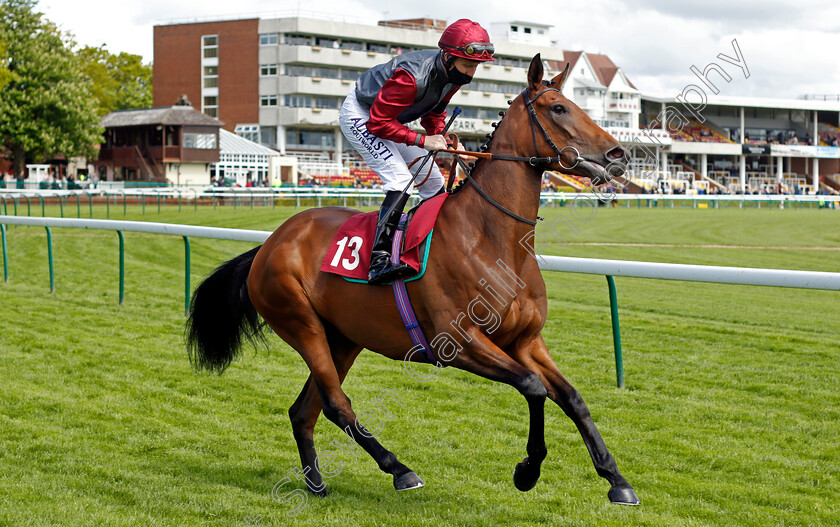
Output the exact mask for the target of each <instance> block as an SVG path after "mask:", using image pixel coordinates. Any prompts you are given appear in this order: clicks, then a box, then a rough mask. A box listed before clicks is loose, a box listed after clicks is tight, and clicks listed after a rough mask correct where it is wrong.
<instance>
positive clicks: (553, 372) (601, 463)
mask: <svg viewBox="0 0 840 527" xmlns="http://www.w3.org/2000/svg"><path fill="white" fill-rule="evenodd" d="M517 360H519V361H520V362H522V363H523V364H524V365H525V366H526V367H528V368H529V369H531V370H533V371H536V372H539V374H540V377H542V379H543V382H544V383H545V386H546V388H548V397H550V398H551V400H552V401H554V402H555V403H557V404H558V405H559V406H560V408H562V409H563V411H564V412H566V415H568V416H569V418H570V419H571V420H572V421H573V422H574V423H575V426H577V428H578V431H579V432H580V435H581V437H583V442H584V444H586V448H587V450H589V455H590V457H592V463H593V464H594V465H595V470H596V471H597V472H598V475H599V476H601V477H602V478H604V479H606V480H607V481H609V482H610V491H609V493H608V494H607V495H608V496H609V498H610V501H611V502H612V503H616V504H620V505H638V504H639V498H638V496H636V492H635V491H634V490H633V487H632V486H631V485H630V483H628V482H627V480H626V479H624V476H622V475H621V473H620V472H619V471H618V466H617V465H616V463H615V459H614V458H613V457H612V454H610V452H609V450H607V446H606V445H605V444H604V439H603V438H602V437H601V434H600V432H598V429H597V428H596V427H595V423H594V422H593V421H592V416H591V415H590V413H589V408H587V406H586V404H585V403H584V402H583V398H582V397H581V396H580V394H579V393H578V392H577V390H575V388H574V387H573V386H572V385H571V384H570V383H569V381H567V380H566V378H565V377H563V374H562V373H560V370H558V369H557V366H556V365H555V364H554V361H553V360H552V358H551V355H550V354H549V353H548V349H547V348H546V345H545V342H544V341H543V339H542V337H539V338H537V339H535V340H534V341H533V342H532V345H531V347H530V352H529V353H525V354H522V355H519V356H517Z"/></svg>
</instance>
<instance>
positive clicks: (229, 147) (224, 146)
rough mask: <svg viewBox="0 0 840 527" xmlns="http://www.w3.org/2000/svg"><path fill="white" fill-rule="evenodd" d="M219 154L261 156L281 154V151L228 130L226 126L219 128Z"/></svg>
mask: <svg viewBox="0 0 840 527" xmlns="http://www.w3.org/2000/svg"><path fill="white" fill-rule="evenodd" d="M219 146H220V148H219V154H221V155H224V154H252V155H261V156H269V157H273V156H279V155H280V152H278V151H277V150H272V149H271V148H268V147H266V146H263V145H261V144H259V143H255V142H253V141H249V140H248V139H245V138H244V137H239V136H238V135H236V134H234V133H232V132H228V131H227V130H225V129H224V128H221V129H219Z"/></svg>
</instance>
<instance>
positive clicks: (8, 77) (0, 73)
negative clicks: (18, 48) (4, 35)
mask: <svg viewBox="0 0 840 527" xmlns="http://www.w3.org/2000/svg"><path fill="white" fill-rule="evenodd" d="M7 59H8V57H7V56H6V43H5V42H2V41H0V90H2V89H3V86H5V85H7V84H9V83H10V82H11V81H12V79H14V78H15V76H14V75H13V74H12V72H11V71H9V68H8V67H6V62H7Z"/></svg>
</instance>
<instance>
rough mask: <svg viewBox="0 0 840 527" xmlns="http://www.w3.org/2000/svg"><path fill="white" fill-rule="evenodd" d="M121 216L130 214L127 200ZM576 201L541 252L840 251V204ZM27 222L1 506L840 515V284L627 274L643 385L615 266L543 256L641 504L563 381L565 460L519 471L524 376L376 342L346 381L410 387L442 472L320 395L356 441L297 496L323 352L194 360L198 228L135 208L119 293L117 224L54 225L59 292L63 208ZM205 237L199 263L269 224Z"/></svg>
mask: <svg viewBox="0 0 840 527" xmlns="http://www.w3.org/2000/svg"><path fill="white" fill-rule="evenodd" d="M39 208H40V207H39ZM117 211H118V214H117V213H115V212H117ZM65 212H66V211H65ZM73 212H75V211H73ZM85 212H86V211H85ZM569 212H570V211H569V209H568V208H548V209H545V210H544V215H545V216H547V217H549V218H553V217H554V216H555V215H556V214H565V215H567V216H568V215H569ZM38 213H40V210H39V211H38ZM58 213H59V211H58V209H57V208H56V209H50V208H49V207H48V208H47V215H48V216H58ZM293 213H294V209H292V208H280V207H278V208H276V209H273V208H270V207H269V208H262V207H259V208H255V209H253V210H251V209H249V208H245V207H240V208H239V209H238V210H236V211H234V210H232V209H231V208H230V207H218V208H217V209H215V210H213V209H211V208H209V207H208V208H203V209H202V208H200V209H199V211H198V212H197V213H196V212H194V211H193V210H192V209H188V208H185V209H184V211H183V212H181V213H179V212H178V211H177V208H176V207H171V206H170V207H168V208H167V207H165V208H164V210H163V211H162V212H161V213H160V214H158V213H157V212H156V210H154V209H152V208H150V207H147V210H146V214H145V215H141V210H140V209H139V208H138V207H131V206H129V209H128V215H127V217H126V218H125V219H129V220H145V221H163V222H170V223H189V224H198V225H211V226H224V227H235V228H249V229H262V230H272V229H273V228H275V227H276V226H277V225H278V224H279V223H281V222H282V221H283V220H284V219H286V218H288V217H289V216H290V215H291V214H293ZM104 216H105V209H104V208H101V207H100V208H95V209H94V217H98V218H104ZM111 217H112V219H122V207H119V208H118V209H115V208H113V207H112V209H111ZM577 226H578V227H579V228H580V233H577V234H574V233H572V232H569V233H568V236H566V239H567V241H568V242H569V244H568V245H567V246H565V247H562V246H560V245H559V244H552V245H549V246H547V247H546V250H545V251H544V252H546V253H549V254H557V255H566V256H581V257H593V258H616V259H632V260H648V261H661V262H675V263H692V264H714V265H732V266H749V267H773V268H785V269H802V270H820V271H833V272H840V212H838V211H832V210H817V209H790V208H788V209H786V210H778V209H767V208H764V209H760V210H757V209H743V210H740V209H737V208H728V209H708V210H698V209H691V208H679V207H677V208H674V209H669V208H655V209H635V208H629V209H625V208H618V209H607V208H602V209H599V210H598V213H597V216H595V217H594V218H592V219H591V220H590V221H588V222H586V223H583V222H578V223H577ZM7 234H8V251H9V270H10V273H11V281H10V282H9V283H2V282H0V306H2V312H0V525H14V526H17V525H33V526H34V525H38V526H41V525H137V526H158V525H160V526H169V525H259V526H263V527H265V526H269V525H435V526H438V525H470V526H472V525H563V526H566V525H581V526H590V525H598V526H600V525H616V526H628V525H662V526H699V525H733V526H762V527H763V526H769V525H803V526H814V525H826V526H829V525H838V524H840V395H839V394H838V387H839V386H840V369H839V368H838V360H840V344H838V342H840V317H838V313H840V309H838V306H840V293H838V292H833V291H806V290H796V289H777V288H760V287H750V286H734V285H718V284H699V283H686V282H666V281H656V280H642V279H629V278H618V279H616V283H617V286H618V297H619V302H620V316H621V328H622V337H623V343H624V362H625V372H626V376H627V388H626V389H623V390H620V389H617V388H616V387H615V372H614V364H613V358H612V353H613V351H612V336H611V330H610V316H609V300H608V294H607V284H606V280H605V279H604V277H602V276H589V275H575V274H561V273H545V279H546V282H547V284H548V291H549V318H548V322H547V324H546V327H545V329H544V332H543V335H544V336H545V339H546V341H547V343H548V345H549V347H550V348H551V350H552V354H553V357H554V359H555V361H556V363H557V364H558V365H559V367H560V369H561V371H563V372H564V374H565V375H566V377H567V378H569V379H570V381H571V382H572V383H573V384H574V385H575V386H576V387H577V388H578V390H579V391H580V392H581V394H582V395H583V397H584V400H585V401H586V402H587V403H588V405H589V407H590V409H591V411H592V414H593V417H594V420H595V422H596V424H597V425H598V427H599V429H600V431H601V433H602V434H603V436H604V439H605V441H606V443H607V446H608V447H609V448H610V450H611V452H612V453H613V455H614V456H615V458H616V460H617V462H618V465H619V468H620V469H621V470H622V472H623V474H624V475H625V476H626V477H627V479H628V480H629V481H630V482H631V483H632V484H633V485H634V486H635V488H636V491H637V492H638V494H639V497H640V498H641V500H642V505H641V506H640V507H635V508H633V507H619V506H614V505H610V504H609V502H608V500H607V496H606V493H607V490H608V484H607V483H606V481H604V480H603V479H601V478H600V477H599V476H598V475H597V474H596V473H595V470H594V468H593V467H592V463H591V462H590V459H589V456H588V455H587V452H586V449H585V447H584V445H583V441H582V440H581V438H580V436H579V435H578V433H577V431H576V429H575V428H574V426H573V425H572V423H571V421H570V420H569V419H568V418H566V416H565V415H564V414H563V413H562V411H561V410H560V409H559V408H558V407H557V406H555V405H554V404H553V403H551V401H547V403H546V440H547V446H548V458H547V459H546V461H545V463H544V465H543V470H542V479H541V480H540V481H539V483H538V484H537V486H536V487H535V488H534V489H533V490H532V491H530V492H527V493H521V492H519V491H517V490H516V489H515V488H514V486H513V482H512V477H511V476H512V473H513V468H514V465H515V464H516V463H518V462H519V461H521V460H522V458H523V457H524V455H525V443H526V434H527V430H528V413H527V407H526V404H525V401H524V399H523V398H522V397H521V396H520V395H519V394H518V393H516V392H515V390H513V389H512V388H510V387H507V386H502V385H496V384H493V383H490V382H488V381H485V380H483V379H480V378H478V377H475V376H472V375H469V374H466V373H464V372H460V371H455V370H452V369H446V370H444V371H443V372H442V373H441V374H440V375H439V376H438V378H437V379H436V380H435V381H434V382H431V383H420V382H417V381H416V380H414V379H413V378H411V377H409V376H408V375H407V374H406V373H405V372H404V370H403V369H402V366H401V364H400V363H396V362H390V361H387V360H385V359H383V358H381V357H379V356H377V355H375V354H373V353H363V354H362V355H361V356H360V358H359V360H358V361H357V362H356V365H355V367H354V368H353V370H351V373H350V375H349V377H348V380H347V382H346V383H345V388H346V391H347V393H348V394H349V396H350V397H351V398H352V400H353V404H354V407H355V408H356V410H357V412H358V411H361V410H364V409H366V408H369V407H371V405H372V404H373V403H372V401H373V400H374V399H375V398H376V396H377V395H378V394H379V393H380V390H382V389H383V388H389V389H391V390H394V391H395V392H396V393H398V395H399V397H400V399H401V400H402V401H403V402H404V403H405V404H404V406H400V405H397V404H392V405H390V406H389V409H390V411H391V412H392V413H393V419H392V420H390V421H386V422H384V424H383V425H382V429H381V431H380V432H379V434H378V437H379V439H380V440H381V442H382V443H383V444H384V445H385V446H386V447H387V448H389V449H391V450H392V451H393V452H394V453H396V454H397V456H398V457H399V458H400V460H401V461H403V462H404V463H405V464H406V465H408V466H409V467H411V468H413V469H414V470H415V471H416V472H417V473H418V474H419V475H420V477H422V478H423V479H424V480H425V482H426V487H425V488H423V489H421V490H416V491H410V492H405V493H397V492H395V491H394V489H393V487H392V484H391V478H390V477H389V476H387V475H384V474H383V473H381V472H380V471H379V470H378V468H377V467H376V465H375V463H374V462H373V461H372V460H371V459H370V458H369V457H367V456H366V455H363V454H360V455H358V456H353V455H352V454H349V453H346V452H344V451H341V450H339V449H337V448H335V447H332V446H331V442H332V441H342V440H343V439H344V436H343V433H342V432H341V431H339V430H338V429H337V428H336V427H335V426H334V425H332V424H331V423H329V422H327V421H326V420H325V419H323V418H322V419H321V420H320V421H319V423H318V426H317V427H316V432H315V441H316V446H318V447H319V448H320V449H321V451H323V450H326V449H328V448H330V449H332V450H335V451H336V454H337V457H336V461H335V462H334V463H333V465H332V466H333V467H341V470H340V473H338V474H337V475H336V476H335V477H333V478H331V479H328V480H327V484H328V485H329V489H330V491H331V494H330V495H329V496H328V497H327V498H325V499H317V498H314V497H309V498H308V499H306V501H304V498H301V497H295V496H300V495H301V494H302V493H296V494H291V496H290V497H289V498H288V501H286V502H283V503H281V502H278V501H276V500H275V499H273V497H272V490H273V489H275V488H276V486H277V485H278V483H280V486H279V487H277V488H279V489H280V490H279V491H275V494H274V497H276V498H278V499H280V498H282V497H283V496H287V495H289V493H292V492H293V491H295V490H298V491H299V490H300V489H304V488H305V485H304V483H303V482H302V481H300V480H298V479H297V476H296V473H295V472H294V470H295V469H297V468H298V467H299V459H298V453H297V449H296V447H295V444H294V441H293V439H292V434H291V426H290V424H289V420H288V416H287V410H288V408H289V406H290V405H291V403H292V402H293V401H294V398H295V397H296V395H297V394H298V392H299V390H300V388H301V387H302V385H303V382H304V380H305V379H306V376H307V373H308V372H307V370H306V368H305V365H304V363H303V361H302V360H301V359H300V358H299V356H298V355H297V354H296V353H295V352H293V351H292V350H291V349H290V348H288V347H287V346H286V345H285V344H284V343H282V342H281V341H280V340H279V339H278V338H277V337H275V336H271V337H270V338H269V342H270V345H269V348H268V349H267V350H259V351H257V352H254V351H252V350H249V351H248V352H247V353H246V354H245V356H244V357H243V359H242V360H240V361H238V362H236V363H234V364H233V366H232V367H231V368H230V369H229V370H228V371H227V372H226V373H225V374H224V375H222V376H215V375H208V374H198V373H196V372H194V371H193V370H192V369H191V366H190V364H189V362H188V360H187V354H186V351H185V348H184V344H183V336H182V331H183V323H184V312H183V311H184V298H183V295H184V285H183V266H184V249H183V241H182V240H181V239H180V238H178V237H172V236H168V237H167V236H154V235H144V234H137V233H126V235H125V238H126V300H125V304H124V305H122V306H120V305H118V287H117V284H118V282H117V279H118V266H117V263H118V250H117V248H118V240H117V235H116V233H114V232H110V231H84V230H75V229H58V228H54V229H53V234H52V236H53V244H54V248H55V269H56V293H55V294H54V295H51V294H50V293H49V277H48V267H47V250H46V234H45V231H44V229H43V228H25V227H13V226H10V227H8V232H7ZM191 243H192V274H193V280H192V281H193V286H195V284H197V283H198V280H199V278H200V277H201V276H203V275H205V274H206V273H208V272H209V271H210V270H211V269H212V268H214V267H215V266H216V265H217V264H218V263H220V262H221V261H223V260H227V259H229V258H231V257H233V256H235V255H237V254H239V253H241V252H244V251H246V250H247V249H249V248H250V247H251V246H252V245H250V244H248V243H239V242H224V241H217V240H204V239H191ZM465 264H468V262H465ZM339 463H341V464H339ZM280 501H282V499H280ZM292 514H294V515H292Z"/></svg>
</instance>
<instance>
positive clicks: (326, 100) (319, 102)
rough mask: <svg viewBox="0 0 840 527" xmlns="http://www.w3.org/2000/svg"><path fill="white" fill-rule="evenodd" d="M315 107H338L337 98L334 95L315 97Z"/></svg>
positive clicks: (333, 108) (332, 108) (335, 108)
mask: <svg viewBox="0 0 840 527" xmlns="http://www.w3.org/2000/svg"><path fill="white" fill-rule="evenodd" d="M315 108H326V109H331V110H337V109H338V99H337V98H335V97H315Z"/></svg>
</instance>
